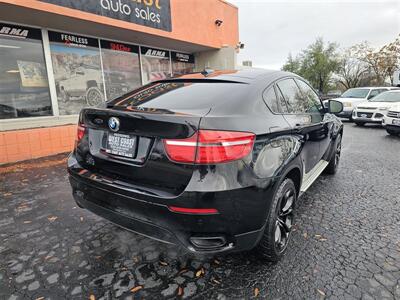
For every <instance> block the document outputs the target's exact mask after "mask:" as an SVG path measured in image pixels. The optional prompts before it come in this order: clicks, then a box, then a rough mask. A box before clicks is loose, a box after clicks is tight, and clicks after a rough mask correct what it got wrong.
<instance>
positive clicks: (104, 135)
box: [76, 109, 201, 196]
mask: <svg viewBox="0 0 400 300" xmlns="http://www.w3.org/2000/svg"><path fill="white" fill-rule="evenodd" d="M111 118H116V119H117V120H118V121H119V128H118V130H116V131H113V130H111V129H110V126H109V120H110V119H111ZM200 119H201V115H193V114H192V115H189V114H187V113H180V112H171V111H169V112H168V113H165V112H164V113H163V112H162V111H160V110H158V111H157V110H152V112H151V113H150V112H145V111H133V110H114V109H84V110H82V112H81V116H80V123H81V124H83V125H84V127H85V128H86V132H85V136H84V138H83V139H82V140H81V141H80V142H79V143H78V144H77V147H76V156H77V160H78V162H79V163H80V164H82V165H83V166H84V167H85V168H87V169H89V170H91V171H93V172H95V173H98V174H101V175H102V176H107V177H108V178H111V179H112V180H118V181H119V182H125V183H127V184H134V185H136V186H140V189H141V190H143V189H144V190H146V188H148V190H149V191H150V190H151V193H152V194H154V193H155V190H159V194H160V195H163V196H165V195H170V196H177V195H179V194H180V193H181V192H183V190H184V189H185V187H186V186H187V184H188V182H189V180H190V178H191V176H192V173H193V168H194V166H193V165H188V164H177V163H174V162H172V161H170V160H169V159H168V157H167V155H166V153H165V150H164V145H163V141H162V140H163V139H164V138H178V139H180V138H187V137H189V136H192V135H193V134H194V133H195V131H196V130H197V129H198V126H199V122H200ZM121 145H122V146H121ZM156 194H157V192H156Z"/></svg>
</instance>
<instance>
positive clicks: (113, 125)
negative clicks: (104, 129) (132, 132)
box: [108, 117, 120, 131]
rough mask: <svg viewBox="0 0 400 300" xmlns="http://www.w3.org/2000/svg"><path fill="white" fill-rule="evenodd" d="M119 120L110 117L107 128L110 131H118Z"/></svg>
mask: <svg viewBox="0 0 400 300" xmlns="http://www.w3.org/2000/svg"><path fill="white" fill-rule="evenodd" d="M119 125H120V123H119V119H118V118H116V117H111V118H110V119H108V127H110V129H111V130H112V131H118V130H119Z"/></svg>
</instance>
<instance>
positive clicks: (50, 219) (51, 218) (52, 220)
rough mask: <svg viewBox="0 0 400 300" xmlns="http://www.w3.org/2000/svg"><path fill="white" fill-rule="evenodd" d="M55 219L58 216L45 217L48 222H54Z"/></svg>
mask: <svg viewBox="0 0 400 300" xmlns="http://www.w3.org/2000/svg"><path fill="white" fill-rule="evenodd" d="M57 219H58V217H56V216H51V217H48V218H47V220H49V221H50V222H54V221H55V220H57Z"/></svg>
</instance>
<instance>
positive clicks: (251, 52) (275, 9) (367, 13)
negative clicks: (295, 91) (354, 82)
mask: <svg viewBox="0 0 400 300" xmlns="http://www.w3.org/2000/svg"><path fill="white" fill-rule="evenodd" d="M229 2H230V3H232V4H234V5H236V6H237V7H238V8H239V36H240V38H239V40H240V41H241V42H242V43H244V44H245V48H244V49H243V50H241V51H240V53H239V55H238V64H239V65H241V61H243V60H251V61H253V67H261V68H267V69H280V68H281V67H282V65H283V64H284V63H285V61H286V59H287V56H288V54H289V53H291V54H292V55H293V56H295V55H296V54H298V53H300V52H301V50H303V49H305V48H307V46H308V45H309V44H311V43H313V42H314V41H315V39H316V38H317V37H322V38H323V39H324V41H330V42H337V43H338V44H339V45H340V47H342V48H345V47H350V46H352V45H354V44H357V43H360V42H363V41H368V42H369V43H370V44H371V45H372V46H374V47H381V46H383V45H385V44H387V43H389V42H391V41H393V40H394V39H395V38H396V37H397V36H398V35H399V34H400V0H364V1H362V0H229Z"/></svg>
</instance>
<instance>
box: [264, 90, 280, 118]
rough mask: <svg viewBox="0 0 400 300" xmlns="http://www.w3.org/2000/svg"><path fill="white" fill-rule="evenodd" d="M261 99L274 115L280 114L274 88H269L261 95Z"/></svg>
mask: <svg viewBox="0 0 400 300" xmlns="http://www.w3.org/2000/svg"><path fill="white" fill-rule="evenodd" d="M263 98H264V101H265V103H266V104H267V106H268V107H269V109H270V110H271V111H272V112H274V113H281V112H282V109H281V108H280V105H279V103H278V99H277V97H276V94H275V90H274V87H273V86H272V87H270V88H269V89H267V90H266V91H264V93H263Z"/></svg>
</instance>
